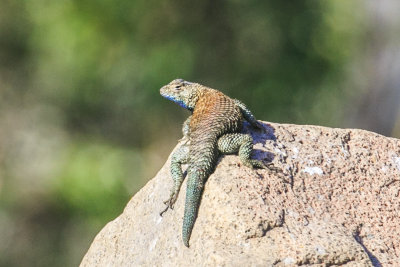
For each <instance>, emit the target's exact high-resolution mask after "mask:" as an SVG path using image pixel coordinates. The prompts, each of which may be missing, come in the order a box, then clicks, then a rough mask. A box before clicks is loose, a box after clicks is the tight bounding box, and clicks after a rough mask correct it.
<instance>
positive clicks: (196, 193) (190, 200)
mask: <svg viewBox="0 0 400 267" xmlns="http://www.w3.org/2000/svg"><path fill="white" fill-rule="evenodd" d="M188 176H189V177H188V178H189V179H188V185H187V190H186V204H185V213H184V216H183V227H182V239H183V243H184V244H185V246H186V247H189V239H190V235H191V234H192V230H193V226H194V222H195V220H196V218H197V213H198V211H199V205H200V200H201V195H202V193H203V188H204V179H201V178H200V176H205V173H202V171H199V170H194V171H193V172H191V173H188ZM196 178H197V179H196Z"/></svg>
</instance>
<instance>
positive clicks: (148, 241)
mask: <svg viewBox="0 0 400 267" xmlns="http://www.w3.org/2000/svg"><path fill="white" fill-rule="evenodd" d="M265 128H266V132H265V133H252V135H253V137H254V139H255V142H256V145H255V149H256V151H255V153H254V156H255V157H256V158H259V159H266V161H271V160H272V162H273V163H274V164H275V165H276V166H277V167H279V168H281V169H282V170H283V174H281V175H277V174H275V173H273V172H271V171H269V170H251V169H248V168H246V167H244V166H242V165H241V163H240V160H239V158H238V157H237V156H235V155H229V156H224V157H222V158H221V160H220V162H219V165H218V167H217V168H216V170H215V172H214V173H213V174H212V175H211V176H210V178H209V179H208V181H207V183H206V186H205V191H204V194H203V199H202V202H201V206H200V210H199V215H198V219H197V221H196V224H195V226H194V230H193V233H192V237H191V239H190V248H186V247H185V246H184V245H183V243H182V240H181V227H182V216H183V207H184V196H185V192H186V190H185V187H186V182H185V183H184V184H183V188H182V190H181V193H180V195H179V198H178V201H177V203H176V205H175V209H174V210H169V211H168V212H167V213H166V214H165V215H164V217H160V216H159V212H160V211H161V210H162V209H163V208H164V204H163V200H165V199H167V198H168V196H169V189H170V187H171V185H172V180H171V178H170V175H169V163H167V164H166V165H165V166H164V167H163V168H162V169H161V170H160V172H159V173H158V174H157V175H156V177H155V178H153V179H152V180H151V181H149V182H148V183H147V185H146V186H145V187H144V188H142V189H141V190H140V191H139V192H138V193H137V194H136V195H135V196H134V197H133V198H132V199H131V201H130V202H129V203H128V205H127V207H126V208H125V210H124V212H123V213H122V214H121V215H120V216H119V217H118V218H116V219H115V220H114V221H112V222H110V223H108V224H107V225H106V226H105V227H104V229H103V230H102V231H101V232H100V233H99V234H98V235H97V236H96V238H95V240H94V241H93V243H92V245H91V247H90V249H89V251H88V252H87V254H86V255H85V257H84V259H83V261H82V263H81V266H275V265H276V266H296V265H305V266H308V265H313V266H335V265H344V266H400V238H399V236H400V200H399V199H400V196H399V194H400V140H398V139H394V138H387V137H384V136H381V135H378V134H375V133H372V132H367V131H363V130H354V129H332V128H325V127H318V126H300V125H284V124H267V123H266V124H265ZM246 131H247V130H246ZM168 162H169V161H168Z"/></svg>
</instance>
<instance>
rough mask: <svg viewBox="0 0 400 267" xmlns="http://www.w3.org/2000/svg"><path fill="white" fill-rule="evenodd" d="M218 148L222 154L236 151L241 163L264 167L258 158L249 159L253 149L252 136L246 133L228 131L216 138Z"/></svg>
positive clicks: (248, 165)
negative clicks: (228, 132)
mask: <svg viewBox="0 0 400 267" xmlns="http://www.w3.org/2000/svg"><path fill="white" fill-rule="evenodd" d="M218 150H219V151H220V152H221V153H222V154H234V153H238V152H239V153H238V154H239V157H240V160H241V161H242V163H243V164H244V165H245V166H247V167H250V168H254V167H256V168H265V167H267V166H265V164H264V163H262V162H261V161H260V160H256V159H251V158H250V156H251V152H252V151H253V138H252V137H251V136H250V135H248V134H242V133H230V134H225V135H223V136H221V137H220V138H219V139H218Z"/></svg>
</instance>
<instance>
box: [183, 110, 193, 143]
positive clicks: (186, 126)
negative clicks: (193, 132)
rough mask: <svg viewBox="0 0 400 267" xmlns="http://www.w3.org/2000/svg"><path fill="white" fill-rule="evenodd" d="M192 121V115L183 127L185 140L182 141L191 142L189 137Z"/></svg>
mask: <svg viewBox="0 0 400 267" xmlns="http://www.w3.org/2000/svg"><path fill="white" fill-rule="evenodd" d="M191 119H192V115H190V116H189V117H188V118H187V119H186V120H185V122H184V123H183V125H182V134H183V138H182V139H181V141H182V140H186V141H188V140H189V136H190V120H191Z"/></svg>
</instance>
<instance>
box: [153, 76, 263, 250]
mask: <svg viewBox="0 0 400 267" xmlns="http://www.w3.org/2000/svg"><path fill="white" fill-rule="evenodd" d="M160 94H161V95H162V96H164V97H165V98H167V99H169V100H171V101H173V102H175V103H177V104H179V105H180V106H182V107H184V108H186V109H188V110H190V111H191V112H192V115H191V116H189V118H188V119H187V120H186V121H185V122H184V124H183V127H182V132H183V136H184V138H183V142H182V143H181V145H180V146H179V147H178V149H177V150H176V151H175V152H174V153H173V155H172V158H171V176H172V179H173V181H174V186H173V187H172V190H171V195H170V198H169V199H168V200H166V201H165V204H167V207H166V208H165V210H163V211H162V212H161V215H162V214H163V213H164V212H165V211H167V210H168V208H171V209H172V208H173V205H174V203H175V201H176V199H177V197H178V195H179V190H180V187H181V185H182V182H183V179H184V177H183V172H182V164H187V163H188V164H189V166H188V168H187V176H188V183H187V190H186V202H185V212H184V217H183V227H182V239H183V243H184V244H185V246H187V247H189V239H190V235H191V232H192V229H193V226H194V222H195V220H196V217H197V212H198V208H199V205H200V200H201V194H202V192H203V188H204V184H205V182H206V180H207V178H208V177H209V176H210V175H211V173H212V172H213V171H214V168H215V167H216V164H217V160H218V156H219V155H220V154H221V153H222V154H232V153H238V154H239V157H240V159H241V161H242V162H243V164H244V165H245V166H248V167H257V168H264V167H270V166H266V165H265V164H263V163H262V162H261V161H259V160H255V159H251V158H250V155H251V152H252V150H253V139H252V137H251V136H250V135H248V134H243V133H241V131H242V125H243V120H244V119H245V120H247V121H248V122H249V123H250V124H251V125H252V126H253V127H255V128H258V129H262V128H263V127H262V125H261V124H260V123H259V122H258V121H257V120H256V119H255V117H254V116H253V114H252V113H251V112H250V110H249V109H247V107H246V106H245V105H244V104H243V103H242V102H240V101H239V100H237V99H232V98H230V97H228V96H226V95H224V94H223V93H221V92H220V91H218V90H215V89H211V88H208V87H205V86H203V85H201V84H198V83H192V82H187V81H184V80H182V79H176V80H173V81H172V82H170V83H169V84H167V85H165V86H163V87H162V88H161V89H160Z"/></svg>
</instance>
